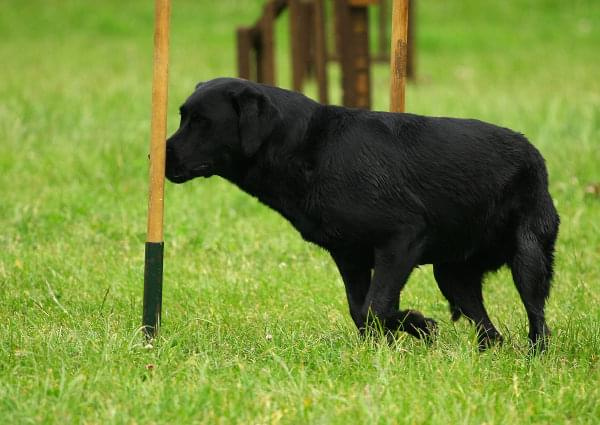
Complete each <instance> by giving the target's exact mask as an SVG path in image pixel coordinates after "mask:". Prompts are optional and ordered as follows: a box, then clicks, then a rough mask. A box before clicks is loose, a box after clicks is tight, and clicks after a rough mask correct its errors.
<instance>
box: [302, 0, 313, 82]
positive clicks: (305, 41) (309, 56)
mask: <svg viewBox="0 0 600 425" xmlns="http://www.w3.org/2000/svg"><path fill="white" fill-rule="evenodd" d="M315 4H316V2H315V1H314V0H303V1H302V2H301V5H302V8H301V9H302V25H303V27H304V28H305V30H304V31H302V32H301V35H302V47H303V50H304V53H303V58H304V76H305V78H310V77H312V76H314V73H315V60H314V59H315V32H314V28H315Z"/></svg>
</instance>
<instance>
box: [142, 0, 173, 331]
mask: <svg viewBox="0 0 600 425" xmlns="http://www.w3.org/2000/svg"><path fill="white" fill-rule="evenodd" d="M170 14H171V1H170V0H156V2H155V21H154V65H153V67H154V71H153V76H152V122H151V131H150V177H149V180H150V187H149V193H148V235H147V238H146V249H145V264H144V312H143V317H142V325H143V327H144V333H145V334H146V336H147V337H148V338H153V337H155V336H156V335H157V334H158V330H159V328H160V317H161V307H162V281H163V253H164V242H163V212H164V188H165V156H166V154H165V139H166V136H167V91H168V79H169V17H170Z"/></svg>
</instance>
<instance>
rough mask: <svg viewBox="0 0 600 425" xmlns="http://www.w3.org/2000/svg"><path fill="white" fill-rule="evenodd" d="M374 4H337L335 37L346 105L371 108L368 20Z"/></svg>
mask: <svg viewBox="0 0 600 425" xmlns="http://www.w3.org/2000/svg"><path fill="white" fill-rule="evenodd" d="M373 3H376V1H375V0H336V1H335V13H336V34H337V45H338V52H339V54H340V66H341V70H342V87H343V92H344V93H343V102H342V103H343V104H344V105H345V106H350V107H356V108H366V109H369V108H370V107H371V94H370V85H371V77H370V69H369V68H370V57H369V20H368V15H367V6H368V5H369V4H373Z"/></svg>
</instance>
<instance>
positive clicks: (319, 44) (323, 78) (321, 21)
mask: <svg viewBox="0 0 600 425" xmlns="http://www.w3.org/2000/svg"><path fill="white" fill-rule="evenodd" d="M314 23H315V52H314V53H315V75H316V78H317V83H318V86H319V102H321V103H329V97H328V93H327V40H326V39H325V5H324V4H323V0H315V20H314Z"/></svg>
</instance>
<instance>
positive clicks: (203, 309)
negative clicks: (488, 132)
mask: <svg viewBox="0 0 600 425" xmlns="http://www.w3.org/2000/svg"><path fill="white" fill-rule="evenodd" d="M152 3H153V2H149V1H141V0H135V1H134V0H131V1H117V0H103V1H101V2H100V1H98V2H91V1H87V2H86V1H81V0H79V1H78V0H64V1H58V0H36V1H26V0H4V1H3V2H2V5H1V6H0V58H2V61H1V65H0V229H1V231H0V244H1V249H0V293H1V295H0V418H1V419H2V422H3V423H6V424H14V423H61V424H67V423H98V424H100V423H102V424H104V423H207V424H214V423H223V424H228V423H240V424H267V423H269V424H270V423H285V424H287V423H293V424H304V423H327V424H328V423H336V424H363V423H377V424H385V423H390V424H401V423H410V424H423V423H426V424H429V423H432V424H481V423H487V424H498V423H499V424H502V423H507V424H512V425H514V424H520V423H530V422H531V423H547V424H562V423H590V424H593V423H599V422H600V386H599V382H600V361H599V360H600V308H599V307H600V291H599V290H598V284H599V283H600V197H598V196H596V195H592V194H588V193H586V187H588V185H589V184H591V183H597V182H599V181H600V78H599V77H600V59H599V58H600V56H599V52H600V2H598V1H594V0H589V1H579V0H573V1H570V2H564V1H559V0H543V1H534V0H513V1H496V0H494V1H487V2H480V1H476V0H464V1H460V2H459V1H443V0H431V1H419V2H418V3H419V4H418V12H417V13H418V52H417V56H418V74H419V81H418V83H417V84H413V85H411V86H410V87H409V88H408V92H407V109H408V110H409V111H411V112H416V113H422V114H429V115H446V116H459V117H474V118H479V119H482V120H486V121H491V122H494V123H497V124H501V125H503V126H507V127H510V128H513V129H515V130H519V131H521V132H523V133H524V134H526V135H527V136H528V137H529V138H530V139H531V140H532V142H533V143H534V144H535V145H536V146H537V147H538V148H539V149H540V150H541V152H542V153H543V154H544V156H545V157H546V160H547V165H548V168H549V173H550V179H551V192H552V194H553V196H554V199H555V201H556V204H557V207H558V210H559V212H560V214H561V218H562V226H561V231H560V236H559V241H558V245H557V258H556V278H555V285H554V287H553V292H552V295H551V298H550V300H549V303H548V309H547V314H548V321H549V325H550V326H551V328H552V329H553V332H554V334H553V338H552V340H551V345H550V349H549V351H548V352H547V353H546V354H545V355H543V356H540V357H537V358H529V357H528V356H527V337H526V335H527V320H526V316H525V312H524V309H523V307H522V304H521V302H520V300H519V298H518V295H517V292H516V290H515V288H514V285H513V283H512V280H511V278H510V273H508V272H507V271H506V270H502V271H500V272H499V273H497V274H495V275H492V276H489V278H488V279H487V284H486V286H485V288H484V296H485V297H486V300H487V305H488V309H489V311H490V315H491V317H492V320H493V321H494V322H495V323H496V324H497V325H499V329H500V331H501V332H502V333H503V334H504V336H505V339H506V341H505V344H504V345H503V346H502V347H499V348H495V349H492V350H490V351H488V352H486V353H483V354H480V353H479V352H478V351H477V349H476V343H475V341H474V340H475V333H474V330H473V328H472V327H471V326H470V325H469V324H468V323H466V322H465V321H464V320H463V321H460V322H458V323H456V324H455V323H452V322H451V321H450V319H449V313H448V311H447V305H446V302H445V300H444V299H443V297H442V295H441V294H440V293H439V290H438V289H437V285H436V284H435V281H434V280H433V276H432V272H431V267H429V266H427V267H422V268H421V269H418V270H416V271H415V272H414V273H413V275H412V276H411V279H410V282H409V284H408V285H407V287H406V289H405V291H404V293H403V299H402V304H403V306H410V307H412V308H417V309H419V310H421V311H423V312H424V313H426V314H427V315H429V316H431V317H434V318H436V319H438V320H439V323H440V335H439V338H438V340H437V341H436V342H435V343H434V344H433V345H432V346H431V347H427V346H425V345H424V344H423V343H421V342H419V341H417V340H414V339H411V338H410V337H405V336H400V337H399V339H398V341H397V343H396V344H394V345H393V346H388V345H387V344H382V343H379V342H377V341H373V340H368V341H361V340H360V339H359V338H358V337H357V333H356V331H355V329H354V325H353V324H352V321H351V319H350V317H349V314H348V312H347V306H346V301H345V295H344V289H343V285H342V282H341V279H340V277H339V275H338V273H337V271H336V270H335V267H334V265H333V263H332V261H331V260H330V259H329V257H328V255H327V254H326V253H325V252H324V251H322V250H320V249H319V248H317V247H315V246H312V245H309V244H307V243H305V242H304V241H303V240H302V239H301V238H300V236H299V235H298V234H297V233H296V231H295V230H294V229H293V228H292V227H291V226H290V225H289V224H288V223H287V222H286V221H284V220H283V219H282V218H281V217H279V216H278V215H277V214H276V213H274V212H272V211H271V210H269V209H267V208H266V207H264V206H262V205H261V204H259V203H258V202H257V201H256V200H255V199H253V198H251V197H249V196H247V195H245V194H244V193H242V192H240V191H239V190H238V189H237V188H236V187H233V186H232V185H230V184H228V183H227V182H225V181H223V180H220V179H218V178H213V179H209V180H202V181H200V180H198V181H194V182H192V183H189V184H186V185H183V186H174V185H167V188H166V189H167V192H166V217H165V225H166V226H165V232H166V234H165V241H166V253H165V255H166V258H165V288H164V301H163V302H164V317H163V329H162V333H161V335H160V337H159V339H158V340H157V341H156V342H155V344H154V346H153V347H151V348H150V347H146V346H145V342H144V340H143V338H142V335H141V333H140V321H141V309H142V306H141V296H142V275H143V249H144V240H145V230H146V229H145V225H146V203H147V158H146V154H147V152H148V143H149V127H150V125H149V117H150V106H149V105H150V93H151V86H150V83H151V62H152V27H153V4H152ZM261 3H262V2H261V1H258V0H252V1H235V0H220V1H216V2H209V1H205V0H202V1H197V0H195V1H194V0H189V1H186V0H176V1H174V5H173V16H172V37H171V42H172V44H171V46H172V54H171V70H170V98H169V99H170V104H169V131H172V130H174V129H175V128H176V126H177V124H178V119H177V107H178V105H179V104H180V103H181V102H182V101H183V100H184V99H185V97H186V96H187V95H188V94H189V93H190V92H191V90H192V88H193V87H194V84H195V83H196V82H198V81H200V80H204V79H210V78H213V77H217V76H231V75H234V74H235V50H234V30H235V27H236V26H238V25H246V24H249V23H251V22H253V21H254V20H255V18H256V17H257V16H258V13H259V11H260V8H261ZM286 25H287V19H286V17H283V19H282V20H280V23H279V24H278V27H277V31H278V33H279V35H280V36H281V37H280V38H279V39H278V45H277V51H278V71H279V72H278V75H279V77H278V78H279V79H278V82H279V83H280V84H281V85H283V86H289V83H290V77H289V64H288V60H287V50H288V40H287V39H286V38H285V34H284V31H285V27H286ZM330 72H331V75H332V77H333V78H336V76H337V75H338V73H337V70H336V69H335V67H332V69H331V70H330ZM387 73H388V70H387V68H386V67H385V66H379V65H378V66H377V67H376V68H375V69H374V72H373V74H374V78H373V91H374V93H375V94H374V105H375V108H376V109H384V110H385V109H387V107H388V105H387V102H388V93H387V86H388V80H387ZM332 86H335V87H333V88H332V93H333V100H336V99H339V95H340V91H339V88H338V85H337V84H332ZM311 93H313V94H314V87H310V88H309V94H311Z"/></svg>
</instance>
